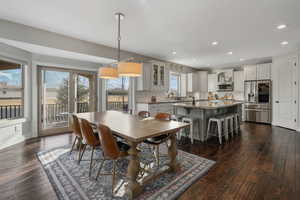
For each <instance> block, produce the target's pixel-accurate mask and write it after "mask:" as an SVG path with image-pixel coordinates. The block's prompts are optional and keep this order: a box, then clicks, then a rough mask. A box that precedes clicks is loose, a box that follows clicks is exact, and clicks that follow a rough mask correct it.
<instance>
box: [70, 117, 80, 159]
mask: <svg viewBox="0 0 300 200" xmlns="http://www.w3.org/2000/svg"><path fill="white" fill-rule="evenodd" d="M72 120H73V124H72V128H73V134H74V136H75V139H74V142H73V144H72V148H71V150H70V154H71V153H72V151H73V150H74V147H75V145H77V146H78V163H80V154H81V146H82V133H81V128H80V123H79V119H78V117H77V116H76V115H72ZM76 142H77V143H76Z"/></svg>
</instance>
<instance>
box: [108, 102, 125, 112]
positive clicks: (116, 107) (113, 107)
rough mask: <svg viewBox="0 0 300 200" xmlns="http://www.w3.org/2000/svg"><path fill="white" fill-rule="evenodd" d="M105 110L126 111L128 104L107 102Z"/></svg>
mask: <svg viewBox="0 0 300 200" xmlns="http://www.w3.org/2000/svg"><path fill="white" fill-rule="evenodd" d="M106 108H107V110H119V111H127V110H128V102H124V105H123V102H120V101H109V102H107V106H106Z"/></svg>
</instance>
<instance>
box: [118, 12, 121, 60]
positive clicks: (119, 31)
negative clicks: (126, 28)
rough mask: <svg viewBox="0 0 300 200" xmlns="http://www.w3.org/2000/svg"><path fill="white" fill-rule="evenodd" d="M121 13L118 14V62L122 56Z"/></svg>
mask: <svg viewBox="0 0 300 200" xmlns="http://www.w3.org/2000/svg"><path fill="white" fill-rule="evenodd" d="M120 54H121V14H120V13H119V14H118V62H120V60H121V58H120V56H121V55H120Z"/></svg>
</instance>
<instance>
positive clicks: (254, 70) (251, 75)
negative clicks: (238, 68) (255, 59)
mask: <svg viewBox="0 0 300 200" xmlns="http://www.w3.org/2000/svg"><path fill="white" fill-rule="evenodd" d="M271 65H272V64H271V63H265V64H259V65H247V66H245V67H244V76H245V80H246V81H248V80H267V79H271Z"/></svg>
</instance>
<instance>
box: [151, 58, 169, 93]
mask: <svg viewBox="0 0 300 200" xmlns="http://www.w3.org/2000/svg"><path fill="white" fill-rule="evenodd" d="M166 79H168V72H167V68H166V66H165V64H164V63H153V64H152V89H154V90H166V91H167V90H168V84H167V80H166Z"/></svg>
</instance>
